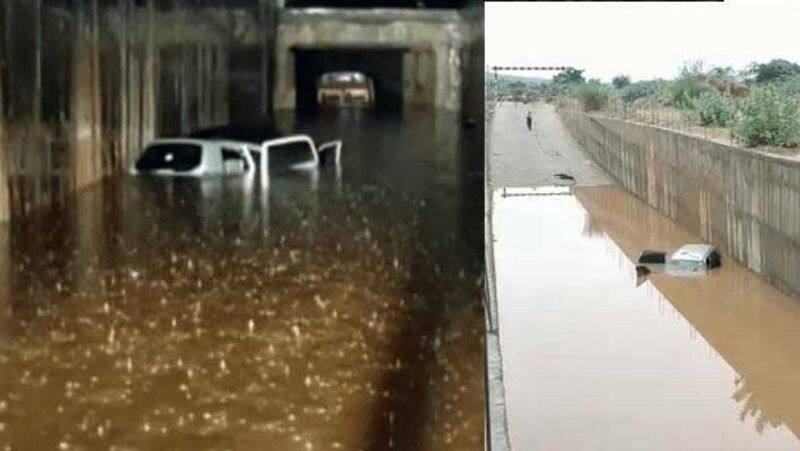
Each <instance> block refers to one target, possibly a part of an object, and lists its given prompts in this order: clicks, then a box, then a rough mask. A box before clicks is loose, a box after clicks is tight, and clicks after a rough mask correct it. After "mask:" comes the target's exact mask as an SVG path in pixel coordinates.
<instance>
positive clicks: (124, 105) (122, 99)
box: [115, 0, 131, 171]
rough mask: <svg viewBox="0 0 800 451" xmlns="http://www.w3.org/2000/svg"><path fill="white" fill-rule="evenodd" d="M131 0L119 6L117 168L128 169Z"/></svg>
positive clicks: (120, 3)
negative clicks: (129, 21)
mask: <svg viewBox="0 0 800 451" xmlns="http://www.w3.org/2000/svg"><path fill="white" fill-rule="evenodd" d="M129 5H130V3H129V0H119V3H118V8H119V14H120V28H121V29H120V32H119V36H120V37H119V110H120V111H119V158H117V164H118V166H119V167H117V168H115V169H117V170H122V171H124V170H126V169H127V168H128V167H129V164H130V156H129V153H130V150H129V148H128V147H129V146H130V144H129V142H128V136H130V135H129V131H128V126H129V123H128V121H129V119H128V112H129V110H130V102H131V97H129V96H128V93H129V92H130V86H129V84H128V73H129V70H130V69H129V67H128V63H129V61H130V60H129V59H128V54H129V50H128V42H129V41H128V15H129Z"/></svg>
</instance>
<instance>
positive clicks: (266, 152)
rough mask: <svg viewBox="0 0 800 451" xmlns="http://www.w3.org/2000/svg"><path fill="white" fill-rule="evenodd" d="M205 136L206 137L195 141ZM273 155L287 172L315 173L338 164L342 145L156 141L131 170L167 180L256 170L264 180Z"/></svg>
mask: <svg viewBox="0 0 800 451" xmlns="http://www.w3.org/2000/svg"><path fill="white" fill-rule="evenodd" d="M198 136H207V137H198ZM279 148H280V150H281V151H285V152H277V153H282V154H290V155H289V156H288V158H287V156H286V155H281V157H283V158H282V159H283V160H286V161H288V164H287V166H288V167H289V168H290V169H315V168H317V167H319V166H320V165H321V164H323V163H324V162H325V161H326V160H328V159H329V158H328V156H329V155H328V154H330V153H332V154H333V155H332V159H333V161H334V162H335V164H336V165H337V166H338V165H339V164H340V163H341V150H342V142H341V141H340V140H336V141H330V142H326V143H324V144H322V145H320V146H319V147H317V145H316V144H315V143H314V140H313V139H311V137H309V136H307V135H291V136H285V137H279V138H272V139H267V140H264V141H261V142H248V141H237V140H230V139H224V138H222V137H221V136H219V135H215V134H213V133H205V134H198V135H194V136H190V137H187V138H167V139H157V140H155V141H153V142H151V143H150V144H148V145H147V146H146V147H145V148H144V151H143V152H142V154H141V155H140V156H139V158H138V159H137V160H136V163H135V164H134V166H133V167H132V168H131V172H132V173H133V174H153V175H169V176H209V175H231V174H247V173H253V172H255V171H256V169H257V168H258V169H259V170H260V172H261V174H264V175H265V177H263V179H264V180H266V179H268V176H269V168H270V159H272V158H274V157H275V156H276V155H274V154H273V153H275V152H276V151H277V150H279Z"/></svg>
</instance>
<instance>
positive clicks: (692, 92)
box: [672, 73, 711, 109]
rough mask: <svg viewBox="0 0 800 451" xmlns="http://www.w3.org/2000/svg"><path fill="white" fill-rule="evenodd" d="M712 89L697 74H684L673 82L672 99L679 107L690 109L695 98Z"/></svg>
mask: <svg viewBox="0 0 800 451" xmlns="http://www.w3.org/2000/svg"><path fill="white" fill-rule="evenodd" d="M710 90H711V89H710V88H709V87H708V85H706V84H704V83H701V82H700V80H699V79H698V78H697V76H696V75H693V74H688V73H687V74H683V75H681V76H680V78H678V79H677V80H675V82H674V83H673V84H672V101H673V102H674V103H675V105H676V106H677V107H678V108H682V109H685V108H688V109H690V108H691V107H692V102H693V101H694V99H696V98H698V97H699V96H700V94H702V93H704V92H708V91H710Z"/></svg>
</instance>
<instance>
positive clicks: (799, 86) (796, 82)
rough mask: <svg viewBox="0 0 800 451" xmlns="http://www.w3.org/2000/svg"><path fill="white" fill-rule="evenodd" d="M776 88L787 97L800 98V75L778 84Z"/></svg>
mask: <svg viewBox="0 0 800 451" xmlns="http://www.w3.org/2000/svg"><path fill="white" fill-rule="evenodd" d="M776 87H777V88H778V90H780V92H781V93H782V94H784V95H786V96H789V97H798V98H800V75H795V76H793V77H789V78H787V79H785V80H783V81H781V82H780V83H778V84H777V85H776Z"/></svg>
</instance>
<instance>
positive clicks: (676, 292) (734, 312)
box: [493, 186, 800, 451]
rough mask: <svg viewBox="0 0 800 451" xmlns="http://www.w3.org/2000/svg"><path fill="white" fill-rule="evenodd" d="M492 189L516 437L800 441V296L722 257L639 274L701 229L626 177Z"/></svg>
mask: <svg viewBox="0 0 800 451" xmlns="http://www.w3.org/2000/svg"><path fill="white" fill-rule="evenodd" d="M495 200H496V202H495V206H494V213H493V214H494V219H493V228H494V229H493V230H494V234H495V239H496V240H497V241H496V243H495V249H494V254H495V258H496V271H497V283H498V288H497V289H498V299H499V320H500V338H501V344H502V350H503V367H504V379H505V385H506V397H507V408H508V411H507V413H508V422H509V431H510V439H511V444H512V447H513V448H514V449H522V450H528V449H546V450H570V451H574V450H643V449H647V450H675V449H680V450H770V451H778V450H796V449H800V440H799V439H798V437H799V436H800V386H798V384H797V381H798V380H800V301H798V300H797V299H792V298H789V297H787V296H785V295H783V294H782V293H780V292H779V291H777V290H776V289H774V288H773V287H772V286H770V285H769V284H767V283H765V282H764V281H763V280H762V279H761V278H760V277H759V276H758V275H756V274H754V273H752V272H750V271H748V270H747V269H746V268H744V267H742V266H741V265H739V264H737V263H736V262H734V261H733V259H731V258H730V257H728V256H726V255H724V256H723V266H722V268H720V269H717V270H714V271H712V272H711V273H710V274H709V275H708V276H706V277H689V278H687V277H683V278H679V277H674V276H669V275H666V274H651V275H650V277H649V279H648V280H647V281H646V282H645V283H644V284H642V285H641V286H638V287H637V285H636V283H637V280H636V274H635V271H634V265H633V263H632V260H633V259H634V258H635V257H636V255H637V253H638V252H639V251H640V250H641V249H643V248H653V249H659V248H660V249H671V248H674V247H677V246H679V245H681V244H685V243H691V242H700V240H699V238H698V237H696V236H693V235H691V234H690V233H688V232H687V231H685V230H684V229H682V228H680V227H678V226H677V225H675V223H674V222H672V221H670V220H669V219H668V218H666V217H664V216H663V215H661V214H660V213H658V212H657V211H655V210H653V209H651V208H649V207H648V206H647V205H645V204H643V203H642V202H640V201H639V200H638V199H636V198H635V197H633V196H632V195H630V194H628V193H627V192H625V191H624V190H623V189H621V188H619V187H611V186H605V187H576V188H573V189H572V194H571V195H559V196H529V197H507V198H502V197H499V196H496V197H495Z"/></svg>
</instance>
